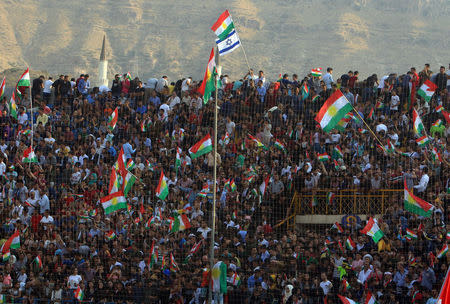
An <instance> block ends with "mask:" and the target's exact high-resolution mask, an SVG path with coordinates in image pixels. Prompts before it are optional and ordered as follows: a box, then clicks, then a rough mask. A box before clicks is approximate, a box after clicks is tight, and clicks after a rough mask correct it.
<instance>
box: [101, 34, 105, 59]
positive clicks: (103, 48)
mask: <svg viewBox="0 0 450 304" xmlns="http://www.w3.org/2000/svg"><path fill="white" fill-rule="evenodd" d="M105 40H106V35H103V43H102V52H101V53H100V61H104V60H106V52H105Z"/></svg>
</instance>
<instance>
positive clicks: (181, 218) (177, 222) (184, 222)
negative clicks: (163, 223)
mask: <svg viewBox="0 0 450 304" xmlns="http://www.w3.org/2000/svg"><path fill="white" fill-rule="evenodd" d="M189 228H191V223H190V222H189V218H188V217H187V215H186V214H184V213H183V214H180V215H178V216H177V217H175V219H174V221H173V224H172V229H171V230H170V232H178V231H184V230H186V229H189Z"/></svg>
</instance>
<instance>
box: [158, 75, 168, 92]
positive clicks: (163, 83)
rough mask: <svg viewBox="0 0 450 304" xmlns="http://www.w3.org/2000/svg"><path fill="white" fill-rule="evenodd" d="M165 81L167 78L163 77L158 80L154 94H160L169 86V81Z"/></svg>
mask: <svg viewBox="0 0 450 304" xmlns="http://www.w3.org/2000/svg"><path fill="white" fill-rule="evenodd" d="M167 79H168V78H167V76H163V77H161V79H160V80H158V83H157V84H156V92H158V93H161V92H162V90H164V87H168V86H169V81H168V80H167Z"/></svg>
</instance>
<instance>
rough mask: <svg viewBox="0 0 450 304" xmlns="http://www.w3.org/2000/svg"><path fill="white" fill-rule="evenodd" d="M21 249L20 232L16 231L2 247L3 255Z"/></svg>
mask: <svg viewBox="0 0 450 304" xmlns="http://www.w3.org/2000/svg"><path fill="white" fill-rule="evenodd" d="M17 248H20V232H19V231H16V232H14V234H13V235H12V236H11V237H10V238H9V239H8V240H7V241H6V242H5V243H3V245H2V247H1V252H2V254H5V253H7V252H9V251H10V249H17Z"/></svg>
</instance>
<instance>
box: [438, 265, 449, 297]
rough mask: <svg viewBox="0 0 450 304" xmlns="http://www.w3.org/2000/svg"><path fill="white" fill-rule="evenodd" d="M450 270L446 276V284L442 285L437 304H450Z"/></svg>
mask: <svg viewBox="0 0 450 304" xmlns="http://www.w3.org/2000/svg"><path fill="white" fill-rule="evenodd" d="M449 274H450V268H449V270H447V275H446V276H445V280H444V283H443V284H442V288H441V291H440V292H439V296H438V298H437V302H436V303H437V304H445V303H450V275H449Z"/></svg>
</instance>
